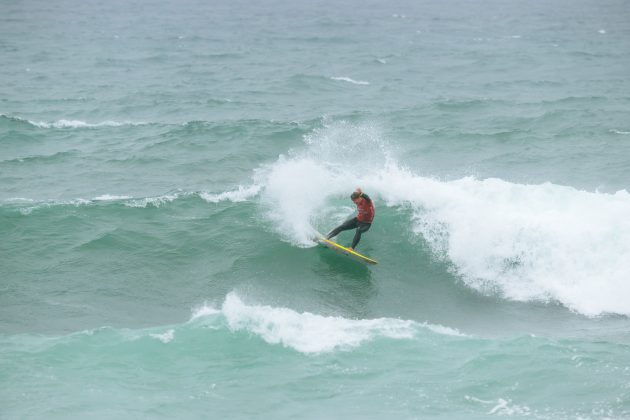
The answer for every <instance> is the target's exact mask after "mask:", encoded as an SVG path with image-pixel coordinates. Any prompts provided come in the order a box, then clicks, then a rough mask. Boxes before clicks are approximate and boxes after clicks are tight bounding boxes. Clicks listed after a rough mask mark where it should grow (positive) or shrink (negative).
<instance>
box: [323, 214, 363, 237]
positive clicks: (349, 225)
mask: <svg viewBox="0 0 630 420" xmlns="http://www.w3.org/2000/svg"><path fill="white" fill-rule="evenodd" d="M358 223H359V221H358V220H357V218H356V217H354V218H352V219H349V220H346V221H345V222H343V223H342V224H340V225H339V226H337V227H336V228H334V229H333V230H331V231H330V233H329V234H328V235H326V238H327V239H330V238H334V237H335V236H337V235H338V234H339V232H341V231H344V230H350V229H354V228H355V227H357V224H358Z"/></svg>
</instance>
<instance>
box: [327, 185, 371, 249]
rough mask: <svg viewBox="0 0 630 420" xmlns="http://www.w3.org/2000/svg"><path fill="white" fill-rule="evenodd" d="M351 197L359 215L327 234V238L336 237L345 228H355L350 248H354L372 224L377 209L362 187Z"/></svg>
mask: <svg viewBox="0 0 630 420" xmlns="http://www.w3.org/2000/svg"><path fill="white" fill-rule="evenodd" d="M350 199H351V200H352V202H353V203H354V204H355V205H356V206H357V216H356V217H353V218H352V219H348V220H346V221H345V222H343V223H342V224H341V225H339V226H337V227H336V228H334V229H333V230H331V231H330V233H329V234H328V235H326V239H330V238H334V237H335V236H337V235H338V234H339V232H342V231H344V230H350V229H355V228H356V232H355V234H354V239H352V245H351V246H350V247H349V249H351V250H354V248H356V246H357V245H358V244H359V241H360V240H361V234H362V233H364V232H367V231H368V230H369V229H370V227H371V226H372V220H374V215H375V214H376V211H375V210H374V203H373V202H372V200H371V199H370V197H369V196H368V195H367V194H365V193H364V192H363V191H361V188H359V187H357V189H356V190H355V191H354V192H353V193H352V194H351V195H350Z"/></svg>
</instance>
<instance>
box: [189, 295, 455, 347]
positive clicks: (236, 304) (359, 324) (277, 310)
mask: <svg viewBox="0 0 630 420" xmlns="http://www.w3.org/2000/svg"><path fill="white" fill-rule="evenodd" d="M217 315H220V316H222V317H223V319H224V321H225V322H226V324H227V326H228V328H229V329H230V330H231V331H235V332H236V331H248V332H250V333H252V334H255V335H257V336H259V337H260V338H262V339H263V340H264V341H266V342H267V343H269V344H281V345H283V346H285V347H289V348H292V349H294V350H296V351H298V352H300V353H325V352H331V351H336V350H349V349H351V348H354V347H357V346H359V345H361V344H362V343H365V342H367V341H371V340H374V339H376V338H378V337H385V338H390V339H397V340H400V339H413V338H414V337H415V336H416V335H417V333H418V331H419V330H430V331H432V332H434V333H436V334H441V335H450V336H462V335H463V334H461V333H460V332H459V331H457V330H455V329H452V328H448V327H444V326H441V325H432V324H426V323H417V322H414V321H408V320H400V319H394V318H377V319H347V318H343V317H338V316H323V315H317V314H313V313H309V312H297V311H294V310H292V309H289V308H283V307H273V306H267V305H248V304H245V303H244V302H243V301H242V300H241V298H240V297H239V296H238V295H237V294H236V293H234V292H231V293H229V294H228V295H227V296H226V298H225V301H224V302H223V304H222V306H221V309H220V310H217V309H214V308H211V307H207V306H203V307H201V308H198V309H196V310H195V311H194V313H193V316H192V319H191V321H192V320H198V319H200V318H203V317H206V316H217Z"/></svg>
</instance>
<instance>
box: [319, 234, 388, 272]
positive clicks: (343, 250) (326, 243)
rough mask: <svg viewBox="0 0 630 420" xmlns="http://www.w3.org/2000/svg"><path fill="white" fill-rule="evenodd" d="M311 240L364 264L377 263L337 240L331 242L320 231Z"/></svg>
mask: <svg viewBox="0 0 630 420" xmlns="http://www.w3.org/2000/svg"><path fill="white" fill-rule="evenodd" d="M313 240H314V241H315V242H317V243H319V244H321V245H324V246H325V247H328V248H330V249H332V250H333V251H335V252H338V253H340V254H343V255H347V256H348V257H350V258H352V259H355V260H357V261H361V262H363V263H366V264H378V262H377V261H376V260H373V259H372V258H368V257H366V256H365V255H361V254H359V253H358V252H356V251H353V250H351V249H349V248H346V247H345V246H341V245H339V244H338V243H337V242H333V241H331V240H330V239H326V237H325V236H324V235H322V234H320V233H318V234H317V235H315V238H313Z"/></svg>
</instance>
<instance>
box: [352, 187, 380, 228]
mask: <svg viewBox="0 0 630 420" xmlns="http://www.w3.org/2000/svg"><path fill="white" fill-rule="evenodd" d="M354 204H356V205H357V211H358V214H357V220H358V221H359V222H361V223H372V220H374V214H375V213H376V211H375V210H374V203H372V200H370V197H368V196H367V195H365V194H362V195H361V197H359V199H358V200H357V202H356V203H354Z"/></svg>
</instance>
